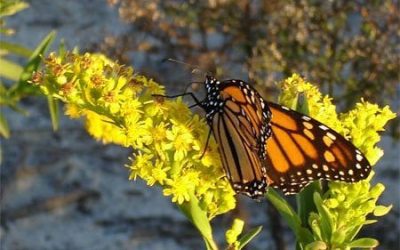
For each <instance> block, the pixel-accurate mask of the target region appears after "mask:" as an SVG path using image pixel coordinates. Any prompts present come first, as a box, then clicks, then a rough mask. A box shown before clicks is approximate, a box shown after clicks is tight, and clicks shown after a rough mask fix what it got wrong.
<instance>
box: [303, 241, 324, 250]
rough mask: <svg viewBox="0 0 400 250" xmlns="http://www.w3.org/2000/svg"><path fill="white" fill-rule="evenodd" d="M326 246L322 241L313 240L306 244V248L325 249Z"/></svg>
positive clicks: (310, 249) (312, 249)
mask: <svg viewBox="0 0 400 250" xmlns="http://www.w3.org/2000/svg"><path fill="white" fill-rule="evenodd" d="M325 249H328V246H327V245H326V243H325V242H323V241H314V242H312V243H310V244H308V245H307V246H306V250H325Z"/></svg>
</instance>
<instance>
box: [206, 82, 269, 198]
mask: <svg viewBox="0 0 400 250" xmlns="http://www.w3.org/2000/svg"><path fill="white" fill-rule="evenodd" d="M240 83H241V84H240ZM219 94H220V99H222V100H223V103H224V105H223V109H222V110H221V112H217V113H216V114H215V115H214V116H213V119H212V124H211V128H212V131H213V134H214V136H215V139H216V141H217V143H218V147H219V151H220V154H221V158H222V164H223V166H224V169H225V172H226V175H227V177H228V179H229V180H230V182H231V184H232V186H233V188H234V190H235V191H236V192H237V193H243V194H245V195H247V196H249V197H251V198H257V197H259V196H261V195H263V194H264V192H265V188H266V187H267V184H268V183H267V176H266V168H265V166H264V162H263V161H262V158H260V153H261V154H262V153H263V152H265V147H260V145H263V144H261V140H264V139H261V138H265V137H266V136H267V134H268V133H267V132H268V131H269V126H268V123H269V116H270V111H269V110H268V108H267V106H266V105H265V103H264V100H262V98H261V97H260V96H259V95H258V93H257V92H255V91H254V90H253V89H252V88H251V87H250V86H248V85H247V84H246V83H244V82H242V81H240V82H239V80H238V83H235V80H230V81H225V82H223V83H222V84H221V90H220V92H219Z"/></svg>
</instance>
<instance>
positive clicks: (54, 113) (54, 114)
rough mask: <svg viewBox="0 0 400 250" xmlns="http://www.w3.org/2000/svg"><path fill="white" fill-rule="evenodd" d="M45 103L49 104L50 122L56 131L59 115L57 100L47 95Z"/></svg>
mask: <svg viewBox="0 0 400 250" xmlns="http://www.w3.org/2000/svg"><path fill="white" fill-rule="evenodd" d="M47 104H48V105H49V111H50V117H51V124H52V125H53V130H54V131H57V130H58V128H59V117H60V115H59V114H60V110H59V105H58V100H56V99H54V98H53V97H52V96H47Z"/></svg>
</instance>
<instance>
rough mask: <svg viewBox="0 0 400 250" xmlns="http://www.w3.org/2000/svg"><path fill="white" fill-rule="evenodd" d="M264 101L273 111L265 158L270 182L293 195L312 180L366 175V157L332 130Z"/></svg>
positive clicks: (352, 177)
mask: <svg viewBox="0 0 400 250" xmlns="http://www.w3.org/2000/svg"><path fill="white" fill-rule="evenodd" d="M267 104H268V106H269V108H270V110H271V112H272V119H271V128H272V136H271V137H270V138H269V139H268V140H267V143H266V154H267V157H266V159H265V160H266V165H267V175H268V177H269V179H270V181H271V183H270V185H272V186H273V187H275V188H279V189H281V190H282V191H283V192H284V193H285V194H293V193H298V192H299V191H300V190H301V189H302V188H304V187H305V186H306V185H308V184H309V183H311V182H312V181H314V180H318V179H327V180H338V181H345V182H356V181H359V180H361V179H365V178H366V177H367V176H368V175H369V173H370V171H371V166H370V164H369V162H368V160H367V159H366V158H365V156H364V155H363V154H362V153H361V152H360V151H359V150H358V149H357V148H356V147H355V146H354V145H353V144H352V143H351V142H349V141H347V140H346V139H345V138H344V137H343V136H341V135H340V134H338V133H337V132H335V131H334V130H333V129H330V128H328V127H327V126H325V125H324V124H322V123H320V122H318V121H316V120H315V119H312V118H310V117H308V116H305V115H302V114H300V113H298V112H296V111H293V110H290V109H288V108H286V107H284V106H281V105H278V104H275V103H270V102H268V103H267Z"/></svg>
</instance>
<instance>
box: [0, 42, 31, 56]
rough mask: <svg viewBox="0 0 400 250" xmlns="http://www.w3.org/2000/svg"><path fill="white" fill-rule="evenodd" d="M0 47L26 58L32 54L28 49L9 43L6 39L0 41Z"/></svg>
mask: <svg viewBox="0 0 400 250" xmlns="http://www.w3.org/2000/svg"><path fill="white" fill-rule="evenodd" d="M0 49H1V50H5V51H7V52H10V53H13V54H15V55H19V56H23V57H26V58H29V56H30V55H31V54H32V51H31V50H30V49H28V48H25V47H24V46H22V45H19V44H16V43H9V42H6V41H0Z"/></svg>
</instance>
